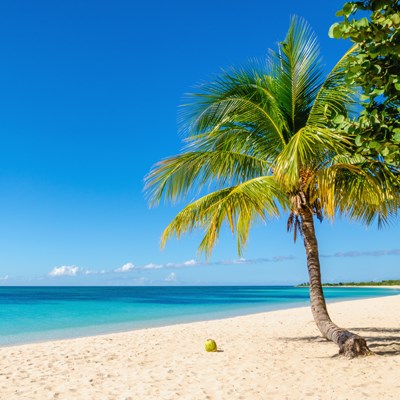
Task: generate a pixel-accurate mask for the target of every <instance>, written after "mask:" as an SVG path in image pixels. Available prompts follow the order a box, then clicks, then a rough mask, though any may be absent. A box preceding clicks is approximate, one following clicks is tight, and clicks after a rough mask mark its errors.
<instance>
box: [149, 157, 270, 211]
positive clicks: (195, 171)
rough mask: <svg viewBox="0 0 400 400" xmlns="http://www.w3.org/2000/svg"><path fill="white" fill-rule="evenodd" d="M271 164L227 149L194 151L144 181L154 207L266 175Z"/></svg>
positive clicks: (157, 168) (156, 168)
mask: <svg viewBox="0 0 400 400" xmlns="http://www.w3.org/2000/svg"><path fill="white" fill-rule="evenodd" d="M270 168H271V166H270V164H269V163H268V162H267V161H265V160H263V159H259V158H257V157H254V156H251V155H247V154H242V153H237V152H232V151H225V150H213V151H192V152H186V153H182V154H179V155H177V156H173V157H170V158H167V159H165V160H163V161H160V162H159V163H157V164H156V165H155V166H154V168H153V169H152V171H150V173H149V174H148V175H147V177H146V178H145V181H146V186H145V191H146V192H147V195H148V197H149V199H150V203H151V204H152V205H157V204H158V203H159V202H160V200H161V199H162V198H163V197H164V199H165V200H166V201H176V200H177V199H179V198H184V197H185V196H186V195H187V194H188V193H189V192H190V191H193V190H195V191H197V194H198V193H199V192H200V191H201V189H202V188H203V187H204V185H206V184H209V185H214V186H216V187H217V188H218V187H219V188H220V187H223V186H225V185H232V184H236V183H239V182H244V181H247V180H248V179H251V178H255V177H258V176H263V175H267V174H268V173H269V171H270Z"/></svg>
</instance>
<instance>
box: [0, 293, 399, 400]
mask: <svg viewBox="0 0 400 400" xmlns="http://www.w3.org/2000/svg"><path fill="white" fill-rule="evenodd" d="M329 311H330V313H331V316H332V318H333V320H334V321H335V322H336V323H337V324H338V325H341V326H345V327H347V328H351V329H352V330H353V331H355V332H357V333H359V334H361V335H363V336H364V337H366V338H367V340H368V343H369V345H370V348H371V350H373V351H374V352H375V353H376V355H375V356H369V357H366V358H362V359H353V360H349V359H343V358H341V357H337V356H336V355H337V347H336V345H334V344H333V343H330V342H327V341H325V340H323V339H321V338H320V335H319V332H318V331H317V329H316V327H315V324H314V322H313V320H312V316H311V312H310V309H309V308H296V309H290V310H283V311H274V312H268V313H262V314H254V315H249V316H244V317H237V318H230V319H223V320H217V321H207V322H196V323H190V324H182V325H175V326H169V327H163V328H152V329H144V330H139V331H133V332H128V333H118V334H112V335H104V336H95V337H88V338H80V339H71V340H60V341H55V342H47V343H37V344H29V345H22V346H15V347H3V348H0V398H1V399H7V400H12V399H38V400H45V399H60V400H79V399H82V400H106V399H108V400H111V399H115V400H148V399H152V400H175V399H184V400H203V399H216V400H217V399H218V400H228V399H229V400H236V399H243V400H253V399H254V400H256V399H257V400H270V399H277V400H284V399H290V400H291V399H293V400H295V399H296V400H298V399H335V400H344V399H349V400H358V399H360V400H361V399H374V400H375V399H377V400H378V399H379V400H386V399H399V398H400V379H399V377H400V375H399V373H400V296H397V295H396V296H390V297H382V298H374V299H368V300H354V301H346V302H340V303H334V304H331V305H329ZM207 338H213V339H215V340H216V341H217V343H218V345H219V348H220V350H221V351H220V352H217V353H207V352H205V350H204V342H205V340H206V339H207Z"/></svg>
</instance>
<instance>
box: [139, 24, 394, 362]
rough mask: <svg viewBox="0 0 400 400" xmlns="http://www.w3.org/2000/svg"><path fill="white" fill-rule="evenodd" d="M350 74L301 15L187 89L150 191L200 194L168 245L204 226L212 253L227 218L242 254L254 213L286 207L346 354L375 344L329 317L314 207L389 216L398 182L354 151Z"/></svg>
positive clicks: (318, 298) (319, 311) (155, 197)
mask: <svg viewBox="0 0 400 400" xmlns="http://www.w3.org/2000/svg"><path fill="white" fill-rule="evenodd" d="M343 75H344V74H343V63H342V61H340V62H339V63H338V64H337V66H336V67H335V68H334V69H333V70H332V72H331V73H330V74H329V75H328V77H327V78H326V79H325V80H323V71H322V66H321V62H320V57H319V50H318V45H317V42H316V37H315V35H314V34H313V32H312V31H311V30H310V28H309V26H308V25H307V23H306V22H305V21H304V20H302V19H299V18H296V17H294V18H293V19H292V22H291V25H290V29H289V31H288V34H287V36H286V38H285V40H284V41H283V42H282V43H280V44H279V46H278V51H277V52H273V51H270V53H269V55H268V57H267V61H266V63H264V64H261V65H256V64H254V63H253V64H252V65H250V66H249V67H246V68H239V69H233V68H232V69H229V70H228V71H225V72H223V73H222V74H221V76H219V77H218V78H217V79H216V80H215V81H214V82H212V83H208V84H204V85H202V86H201V90H200V92H199V93H197V94H194V95H192V96H191V97H190V99H191V101H190V102H189V104H187V105H186V107H183V110H184V112H183V113H182V121H183V123H182V126H183V130H184V133H185V134H186V139H185V140H186V147H185V148H184V150H183V151H182V153H181V154H179V155H177V156H173V157H169V158H167V159H165V160H163V161H161V162H159V163H158V164H156V165H155V166H154V167H153V169H152V171H151V172H150V173H149V175H148V176H147V178H146V181H147V183H146V190H147V193H148V195H149V197H150V201H151V203H152V205H155V204H157V203H159V201H160V200H161V199H162V198H164V199H166V200H168V201H175V200H177V199H179V198H184V197H185V196H187V195H188V194H189V193H193V191H195V193H196V195H197V197H199V196H200V197H199V198H197V200H194V201H192V202H191V203H190V204H188V205H187V206H186V207H185V208H184V209H183V210H182V211H181V212H179V213H178V214H177V215H176V217H175V218H174V219H173V220H172V222H171V223H170V224H169V225H168V227H167V228H166V229H165V231H164V233H163V235H162V245H165V242H166V240H167V239H169V238H171V237H172V236H176V237H177V238H180V237H181V236H182V235H183V234H184V233H186V232H190V231H192V230H194V229H196V228H202V229H203V230H204V231H205V235H204V238H203V240H202V242H201V243H200V246H199V250H200V251H201V252H204V253H206V255H207V256H209V255H210V254H211V251H212V249H213V246H214V244H215V242H216V239H217V237H218V235H219V233H220V230H221V227H222V225H223V223H224V221H226V222H227V224H228V226H229V227H230V229H231V230H232V232H233V233H235V234H236V236H237V245H238V252H239V254H241V253H242V251H243V248H244V246H245V244H246V240H247V238H248V234H249V229H250V227H251V225H252V223H253V222H254V221H255V220H257V219H261V220H264V221H266V220H267V219H268V218H271V217H277V216H279V215H280V214H282V213H286V212H287V213H288V214H289V218H288V222H287V229H288V230H293V231H294V238H295V239H296V236H297V234H301V235H302V236H303V239H304V246H305V250H306V254H307V267H308V273H309V279H310V298H311V308H312V313H313V317H314V320H315V322H316V324H317V326H318V328H319V330H320V331H321V333H322V335H323V336H324V337H325V338H327V339H329V340H332V341H333V342H335V343H336V344H338V346H339V349H340V350H339V352H340V354H344V355H346V356H350V357H353V356H358V355H365V354H369V353H370V350H369V349H368V346H367V343H366V341H365V340H364V339H363V338H362V337H360V336H358V335H356V334H354V333H351V332H349V331H348V330H346V329H342V328H339V327H338V326H336V325H335V324H334V323H333V322H332V321H331V319H330V317H329V314H328V312H327V308H326V304H325V298H324V294H323V291H322V286H321V273H320V262H319V255H318V245H317V239H316V235H315V230H314V216H316V217H317V218H318V219H320V220H322V216H323V214H325V215H326V216H327V217H328V218H331V219H332V218H333V217H334V215H335V214H342V215H346V216H348V217H350V218H354V219H357V220H361V221H363V222H364V223H367V224H370V223H371V222H373V221H374V220H375V219H377V220H378V223H379V224H381V223H383V222H385V221H386V220H387V219H388V218H389V217H390V216H391V215H392V214H395V213H396V212H397V208H398V205H399V196H398V193H399V192H398V189H395V188H396V186H395V185H394V183H395V178H394V177H393V176H392V175H391V171H390V170H389V167H387V166H386V165H385V164H384V163H383V162H381V161H379V160H372V161H371V160H370V161H369V160H367V159H365V158H363V157H362V156H360V155H354V154H353V153H352V151H351V146H352V137H351V135H350V134H348V133H346V132H344V131H341V130H340V129H338V126H339V128H340V123H341V121H342V120H344V117H345V116H347V109H348V107H349V105H351V103H352V98H353V93H352V91H351V89H350V88H348V87H347V86H346V84H345V83H344V80H343ZM205 185H207V186H205ZM206 189H208V191H209V192H210V193H209V194H204V191H205V190H206Z"/></svg>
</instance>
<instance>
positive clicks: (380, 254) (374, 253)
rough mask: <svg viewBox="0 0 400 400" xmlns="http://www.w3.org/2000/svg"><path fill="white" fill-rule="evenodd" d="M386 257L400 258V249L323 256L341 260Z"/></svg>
mask: <svg viewBox="0 0 400 400" xmlns="http://www.w3.org/2000/svg"><path fill="white" fill-rule="evenodd" d="M384 256H400V249H392V250H375V251H345V252H338V253H335V254H331V255H321V257H327V258H340V257H384Z"/></svg>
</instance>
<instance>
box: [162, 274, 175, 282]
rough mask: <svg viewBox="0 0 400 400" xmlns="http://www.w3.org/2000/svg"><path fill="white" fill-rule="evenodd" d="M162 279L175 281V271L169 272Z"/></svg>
mask: <svg viewBox="0 0 400 400" xmlns="http://www.w3.org/2000/svg"><path fill="white" fill-rule="evenodd" d="M164 280H165V282H176V280H177V278H176V273H175V272H171V273H170V274H169V275H168V276H167V277H166V278H165V279H164Z"/></svg>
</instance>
